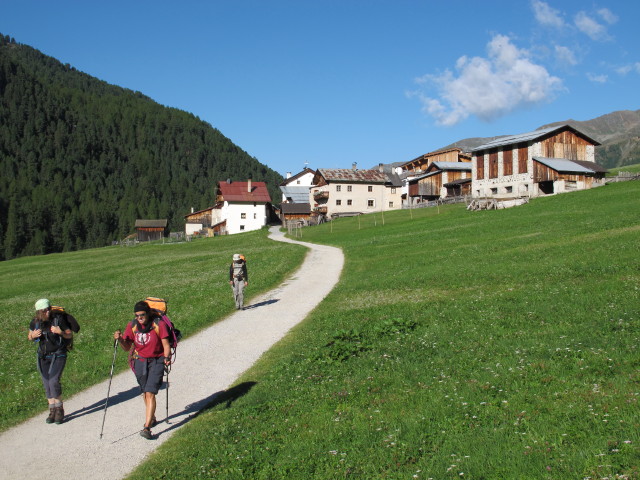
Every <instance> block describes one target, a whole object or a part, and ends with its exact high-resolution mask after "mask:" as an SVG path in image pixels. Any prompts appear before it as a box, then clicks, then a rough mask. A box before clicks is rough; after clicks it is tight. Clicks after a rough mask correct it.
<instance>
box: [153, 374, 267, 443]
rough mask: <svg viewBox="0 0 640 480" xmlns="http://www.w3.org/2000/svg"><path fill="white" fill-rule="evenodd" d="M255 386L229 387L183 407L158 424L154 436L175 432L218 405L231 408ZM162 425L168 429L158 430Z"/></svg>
mask: <svg viewBox="0 0 640 480" xmlns="http://www.w3.org/2000/svg"><path fill="white" fill-rule="evenodd" d="M255 385H257V382H243V383H241V384H239V385H236V386H235V387H231V388H230V389H228V390H222V391H220V392H216V393H214V394H212V395H209V396H208V397H205V398H203V399H202V400H199V401H197V402H193V403H190V404H189V405H187V406H186V407H185V409H184V410H183V411H181V412H178V413H174V414H173V415H170V416H169V418H168V419H166V420H165V421H164V422H161V423H160V424H158V426H157V427H156V430H157V432H156V436H157V435H161V434H163V433H165V432H170V431H171V430H175V429H176V428H180V427H181V426H183V425H184V424H185V423H187V422H189V421H191V420H193V419H194V418H196V417H197V416H198V415H200V414H201V413H204V412H206V411H207V410H210V409H212V408H214V407H217V406H218V405H222V404H224V408H225V409H226V408H231V404H232V403H233V402H235V401H236V400H238V399H239V398H240V397H243V396H244V395H246V394H247V393H249V390H251V389H252V388H253V387H254V386H255ZM183 416H186V418H183V419H182V420H180V421H179V422H178V423H171V419H172V418H176V417H183ZM163 424H164V425H167V426H168V428H165V429H164V430H159V428H161V425H163Z"/></svg>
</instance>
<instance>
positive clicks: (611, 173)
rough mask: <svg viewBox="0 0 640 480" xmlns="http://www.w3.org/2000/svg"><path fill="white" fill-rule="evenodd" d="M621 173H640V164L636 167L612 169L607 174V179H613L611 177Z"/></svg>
mask: <svg viewBox="0 0 640 480" xmlns="http://www.w3.org/2000/svg"><path fill="white" fill-rule="evenodd" d="M619 172H631V173H639V172H640V163H636V164H635V165H627V166H625V167H617V168H612V169H611V170H609V172H608V173H607V177H611V176H614V175H617V174H618V173H619Z"/></svg>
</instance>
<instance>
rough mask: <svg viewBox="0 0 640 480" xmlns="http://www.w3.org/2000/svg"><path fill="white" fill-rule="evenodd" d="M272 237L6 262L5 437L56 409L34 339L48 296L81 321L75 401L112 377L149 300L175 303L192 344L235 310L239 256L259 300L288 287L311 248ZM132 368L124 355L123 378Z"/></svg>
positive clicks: (2, 291)
mask: <svg viewBox="0 0 640 480" xmlns="http://www.w3.org/2000/svg"><path fill="white" fill-rule="evenodd" d="M266 237H267V231H266V230H261V231H257V232H250V233H246V234H243V235H234V236H228V237H216V238H211V239H199V240H196V241H193V242H189V243H181V244H167V245H162V244H157V245H143V244H141V245H138V246H136V247H126V248H125V247H109V248H102V249H93V250H85V251H80V252H74V253H65V254H54V255H47V256H40V257H28V258H21V259H17V260H11V261H7V262H0V324H1V325H3V326H4V327H5V329H6V332H10V333H8V334H5V335H2V336H1V337H0V347H1V351H2V352H3V353H4V354H3V355H1V356H0V392H1V393H0V400H1V401H0V430H5V429H7V428H8V427H10V426H12V425H15V424H16V423H18V422H20V421H22V420H24V419H26V418H28V417H30V416H32V415H34V414H36V413H37V412H41V411H44V409H45V408H46V399H45V397H44V391H43V387H42V383H41V380H40V375H39V374H38V372H37V371H36V354H35V345H31V344H29V343H28V341H27V331H28V326H29V321H30V319H31V318H32V317H33V314H34V310H33V308H34V303H35V301H36V300H37V299H38V298H41V297H46V298H49V299H50V300H51V301H52V302H53V303H54V304H58V305H63V306H64V307H65V308H66V309H67V310H69V312H70V313H72V314H73V315H74V316H75V317H76V318H77V319H78V321H79V322H80V326H81V330H80V333H79V334H77V335H76V337H75V340H74V351H73V352H72V353H71V354H70V359H69V361H68V362H67V367H66V369H65V373H64V377H63V382H62V383H63V389H64V396H66V397H68V396H70V395H72V394H74V393H76V392H78V391H80V390H82V389H84V388H86V387H88V386H90V385H93V384H95V383H97V382H101V381H103V380H105V379H106V378H108V376H109V372H110V369H111V361H112V359H113V331H114V330H116V329H117V328H120V329H123V328H124V326H125V325H126V322H127V321H129V320H130V319H131V318H132V308H133V305H134V304H135V302H136V301H138V300H141V299H143V298H145V297H146V296H158V297H163V298H165V299H167V300H168V301H169V315H170V317H171V318H172V320H173V321H174V322H175V323H176V325H177V327H178V328H179V329H180V330H181V331H182V333H183V334H184V335H185V336H189V335H193V334H195V333H196V332H198V330H200V329H202V328H203V327H205V326H208V325H210V324H212V323H215V322H216V321H218V320H220V319H222V318H223V317H225V316H226V315H228V314H229V313H231V312H232V311H234V310H235V305H234V303H233V298H232V295H231V293H230V290H229V283H228V272H229V270H228V269H229V264H230V263H231V256H232V255H233V253H236V252H241V253H244V254H245V255H246V256H247V262H248V269H249V279H250V284H249V287H248V289H247V291H246V294H247V295H249V296H254V295H256V294H258V293H260V292H264V291H266V290H269V289H271V288H273V287H275V286H276V285H278V284H279V283H281V282H282V281H283V280H284V278H285V277H286V275H287V274H289V273H290V272H292V271H293V270H294V269H295V268H297V267H298V266H299V265H300V263H301V262H302V260H303V258H304V255H305V254H306V249H305V248H303V247H300V246H297V245H288V244H283V243H279V242H273V241H271V240H268V239H267V238H266ZM124 368H126V360H125V357H124V356H119V358H118V361H117V370H118V371H120V370H122V369H124Z"/></svg>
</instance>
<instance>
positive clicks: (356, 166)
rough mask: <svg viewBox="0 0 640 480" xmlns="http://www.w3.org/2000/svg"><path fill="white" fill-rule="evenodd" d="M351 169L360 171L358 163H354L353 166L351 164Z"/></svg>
mask: <svg viewBox="0 0 640 480" xmlns="http://www.w3.org/2000/svg"><path fill="white" fill-rule="evenodd" d="M351 169H352V170H357V169H358V163H357V162H353V164H351Z"/></svg>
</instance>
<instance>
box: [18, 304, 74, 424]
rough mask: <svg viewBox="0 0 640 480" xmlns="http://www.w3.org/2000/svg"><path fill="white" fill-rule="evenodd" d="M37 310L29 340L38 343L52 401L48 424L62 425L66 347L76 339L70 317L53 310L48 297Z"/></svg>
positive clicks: (45, 384) (43, 382) (39, 367)
mask: <svg viewBox="0 0 640 480" xmlns="http://www.w3.org/2000/svg"><path fill="white" fill-rule="evenodd" d="M35 307H36V316H35V317H34V318H33V320H31V323H30V324H29V333H28V335H27V338H28V339H29V340H30V341H33V342H37V343H38V371H39V372H40V375H41V376H42V384H43V385H44V391H45V394H46V395H47V402H49V416H48V417H47V420H46V422H47V423H56V424H58V425H59V424H61V423H62V422H63V421H64V407H63V404H62V385H61V384H60V378H61V377H62V372H63V371H64V367H65V365H66V363H67V346H68V345H69V343H70V341H71V339H73V332H72V331H71V326H70V324H69V322H68V319H67V315H66V314H65V313H64V312H62V311H57V310H56V311H52V310H51V303H50V302H49V300H47V299H46V298H41V299H40V300H38V301H37V302H36V305H35Z"/></svg>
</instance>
